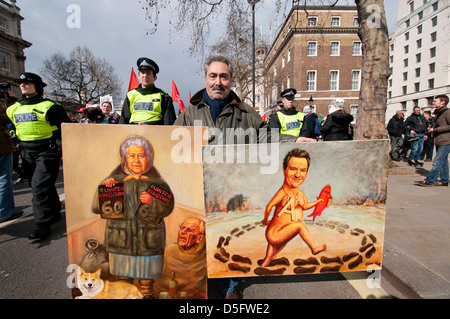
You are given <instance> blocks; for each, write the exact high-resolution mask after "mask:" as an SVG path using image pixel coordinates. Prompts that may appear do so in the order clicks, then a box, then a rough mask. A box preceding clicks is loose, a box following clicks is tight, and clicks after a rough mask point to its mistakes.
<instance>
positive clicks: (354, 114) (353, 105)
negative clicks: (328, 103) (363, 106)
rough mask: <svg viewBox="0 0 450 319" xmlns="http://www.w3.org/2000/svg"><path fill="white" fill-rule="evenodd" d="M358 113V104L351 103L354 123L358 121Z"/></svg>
mask: <svg viewBox="0 0 450 319" xmlns="http://www.w3.org/2000/svg"><path fill="white" fill-rule="evenodd" d="M357 114H358V104H351V105H350V115H352V116H353V122H352V124H355V123H356V115H357Z"/></svg>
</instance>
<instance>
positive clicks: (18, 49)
mask: <svg viewBox="0 0 450 319" xmlns="http://www.w3.org/2000/svg"><path fill="white" fill-rule="evenodd" d="M22 20H23V17H22V16H21V15H20V9H19V8H18V7H17V6H16V1H15V0H11V1H10V2H7V1H3V0H0V82H9V83H12V84H13V85H12V87H11V90H10V91H12V92H14V94H15V95H16V97H20V96H21V93H20V89H19V87H18V86H15V85H14V84H15V83H14V79H17V78H18V77H19V76H20V74H21V73H23V72H24V71H25V54H24V49H26V48H28V47H30V46H31V43H30V42H27V41H25V40H24V39H23V38H22V30H21V22H22Z"/></svg>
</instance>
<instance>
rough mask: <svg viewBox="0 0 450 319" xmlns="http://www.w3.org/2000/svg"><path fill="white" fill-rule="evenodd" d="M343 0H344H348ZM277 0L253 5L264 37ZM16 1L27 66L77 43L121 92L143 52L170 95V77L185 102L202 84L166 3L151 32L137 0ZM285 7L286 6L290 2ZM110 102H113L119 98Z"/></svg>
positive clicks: (393, 3)
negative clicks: (110, 73)
mask: <svg viewBox="0 0 450 319" xmlns="http://www.w3.org/2000/svg"><path fill="white" fill-rule="evenodd" d="M282 2H283V1H282ZM288 2H289V3H290V2H291V1H288ZM341 2H342V3H339V4H347V3H348V0H347V1H344V0H343V1H341ZM174 3H176V1H174ZM275 3H276V0H262V1H261V2H259V3H258V4H257V5H256V10H255V20H256V23H255V25H256V28H257V29H258V30H262V33H263V36H265V37H269V31H270V30H269V28H270V24H272V28H274V26H276V25H277V24H278V21H279V20H280V18H281V19H282V17H280V16H279V15H278V14H277V10H276V5H275ZM17 6H18V7H19V8H20V9H21V11H20V14H21V16H22V17H23V18H24V20H23V21H22V37H23V38H24V40H26V41H28V42H31V43H32V46H31V47H30V48H27V49H25V56H26V61H25V70H26V71H28V72H33V73H39V69H40V68H41V67H42V65H43V61H44V59H45V58H47V57H50V56H51V55H52V54H55V53H58V52H61V53H63V54H65V55H68V53H69V52H70V51H71V50H72V49H73V48H74V47H75V46H77V45H81V46H87V47H89V49H90V50H91V51H92V52H93V53H94V54H95V55H96V56H98V57H100V58H104V59H105V60H106V61H108V62H109V63H110V64H111V65H112V66H113V67H114V69H115V71H116V73H117V74H118V75H119V77H120V79H121V80H122V86H123V94H122V96H123V97H125V94H126V90H127V88H128V83H129V79H130V74H131V68H132V67H133V68H134V69H135V71H136V72H137V66H136V61H137V59H138V58H140V57H143V56H145V57H149V58H151V59H153V60H154V61H155V62H156V63H157V64H158V66H159V68H160V72H159V74H158V79H157V81H156V83H155V85H156V86H157V87H159V88H161V89H163V90H165V91H166V92H167V93H169V95H171V94H172V80H174V81H175V83H176V85H177V88H178V91H179V92H180V95H181V98H182V100H183V102H184V104H185V105H187V104H188V100H189V91H190V92H191V94H192V95H194V94H195V93H196V92H197V91H198V90H200V89H202V88H203V87H204V74H203V70H202V65H201V61H200V59H199V58H197V57H192V56H190V55H189V51H188V49H189V45H190V35H189V31H188V30H186V31H184V32H182V33H180V34H170V25H169V23H168V21H169V18H170V17H174V14H175V13H174V11H173V10H172V9H170V8H166V9H165V10H163V11H161V13H160V16H159V21H160V24H159V27H158V31H157V32H156V33H154V34H151V33H150V32H149V30H150V28H151V24H150V22H149V21H147V20H146V19H145V11H144V10H143V9H142V3H140V1H139V0H127V1H125V0H39V1H36V0H17ZM287 7H288V9H287V10H288V11H289V9H290V4H288V6H287ZM385 10H386V18H387V22H388V28H389V33H391V32H393V31H394V28H395V23H396V19H397V0H386V1H385ZM78 12H79V15H76V14H77V13H78ZM74 17H76V18H79V19H74ZM250 17H251V9H250V8H249V18H250ZM172 20H175V18H173V19H172ZM280 23H281V24H282V23H283V22H282V20H281V22H280ZM212 31H213V33H214V32H215V33H214V34H221V33H222V32H223V29H222V28H221V26H220V24H219V23H217V25H216V26H215V29H213V30H212ZM136 74H137V73H136ZM114 103H115V105H116V106H117V104H119V103H120V101H116V100H115V101H114ZM175 106H176V108H177V105H176V104H175Z"/></svg>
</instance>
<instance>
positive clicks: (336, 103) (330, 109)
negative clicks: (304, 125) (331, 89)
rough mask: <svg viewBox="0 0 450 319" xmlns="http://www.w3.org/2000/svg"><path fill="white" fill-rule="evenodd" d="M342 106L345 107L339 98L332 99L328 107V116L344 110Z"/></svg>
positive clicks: (342, 100)
mask: <svg viewBox="0 0 450 319" xmlns="http://www.w3.org/2000/svg"><path fill="white" fill-rule="evenodd" d="M344 105H345V101H344V99H340V98H338V99H334V100H333V102H332V103H331V105H329V106H328V114H331V113H334V112H336V111H338V110H342V109H344Z"/></svg>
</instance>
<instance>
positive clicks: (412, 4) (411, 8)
mask: <svg viewBox="0 0 450 319" xmlns="http://www.w3.org/2000/svg"><path fill="white" fill-rule="evenodd" d="M409 12H410V13H411V12H414V1H411V2H410V3H409Z"/></svg>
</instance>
